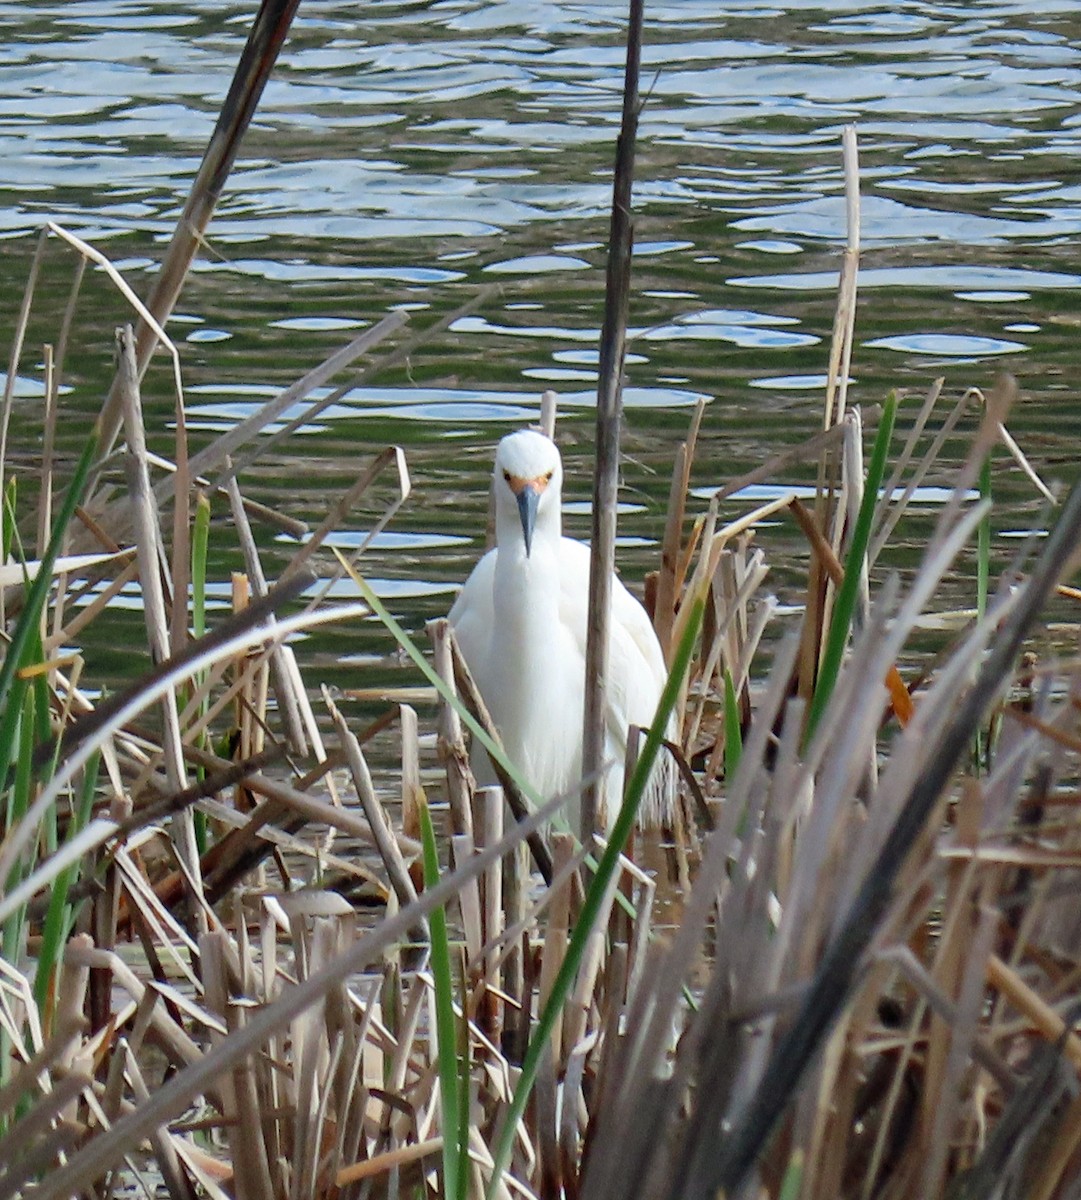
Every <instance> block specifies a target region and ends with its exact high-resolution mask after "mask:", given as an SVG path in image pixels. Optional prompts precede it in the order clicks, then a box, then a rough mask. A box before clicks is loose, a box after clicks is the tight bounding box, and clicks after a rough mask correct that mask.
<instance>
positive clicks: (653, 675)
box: [450, 430, 675, 831]
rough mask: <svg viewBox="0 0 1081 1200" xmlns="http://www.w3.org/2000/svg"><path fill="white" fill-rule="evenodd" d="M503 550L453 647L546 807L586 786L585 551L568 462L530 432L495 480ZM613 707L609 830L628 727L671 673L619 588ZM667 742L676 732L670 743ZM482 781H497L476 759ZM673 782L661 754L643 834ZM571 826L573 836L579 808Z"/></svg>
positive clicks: (500, 462)
mask: <svg viewBox="0 0 1081 1200" xmlns="http://www.w3.org/2000/svg"><path fill="white" fill-rule="evenodd" d="M492 486H493V491H494V495H495V526H496V545H495V549H493V550H491V551H489V552H488V553H487V554H486V555H485V556H484V557H483V558H482V559H481V560H480V562H479V563H478V564H477V565H476V567H475V568H474V569H473V572H472V574H471V575H470V576H469V578H468V579H467V580H466V583H465V586H464V587H463V588H462V591H461V594H460V595H459V596H458V599H457V601H456V602H455V604H454V607H453V608H452V609H451V611H450V623H451V625H452V626H453V628H454V632H455V635H456V637H457V639H458V644H459V646H460V647H461V650H462V654H463V655H464V657H465V660H466V662H467V663H468V664H469V668H470V670H471V672H472V673H473V676H474V678H475V679H476V682H477V686H478V687H479V688H480V692H481V695H482V696H483V697H484V701H485V704H486V705H487V706H488V710H489V712H490V713H491V715H492V719H493V720H494V721H495V724H496V726H497V727H498V729H499V732H500V736H501V737H502V739H503V744H504V746H505V748H506V750H507V753H508V755H509V756H510V758H511V760H512V761H513V762H514V763H515V764H516V765H517V766H518V767H519V768H520V769H521V771H522V773H523V774H524V775H525V777H526V779H528V780H529V782H530V783H531V784H532V785H533V787H534V788H535V789H536V791H537V792H538V793H539V794H540V795H541V796H542V797H543V798H545V799H547V798H549V797H551V796H555V795H558V794H561V793H564V792H569V791H571V790H574V791H575V794H576V795H577V789H578V788H579V785H580V783H581V776H582V711H583V706H584V687H585V654H586V613H587V607H588V595H589V547H588V546H585V545H584V544H583V543H582V542H578V541H575V540H574V539H573V538H566V537H563V536H562V512H561V507H562V500H561V490H562V486H563V464H562V461H561V459H560V456H559V451H558V450H557V449H556V446H555V444H554V443H553V442H552V441H551V440H550V439H548V438H546V437H544V436H543V434H540V433H534V432H533V431H532V430H523V431H521V432H519V433H512V434H510V435H508V436H507V437H505V438H504V439H503V440H502V441H501V442H500V443H499V447H498V449H497V451H496V458H495V471H494V473H493V483H492ZM608 661H609V670H608V674H609V680H608V695H607V703H606V714H607V716H606V720H607V739H606V745H605V759H606V760H614V764H613V766H612V767H611V769H610V771H609V773H608V775H607V777H606V788H607V794H608V804H607V814H606V817H607V819H606V821H605V823H604V824H605V826H606V828H609V829H610V828H611V825H612V822H613V821H614V819H615V815H616V813H617V812H618V807H619V803H620V801H621V799H622V794H623V773H624V772H623V763H624V756H625V753H626V749H627V733H628V728H629V726H631V725H638V726H641V727H642V728H646V727H648V726H649V724H650V723H651V722H652V720H653V717H654V715H655V714H656V711H657V702H658V700H659V699H660V695H661V689H662V688H663V687H664V682H665V678H666V675H667V671H666V668H665V664H664V656H663V654H662V653H661V647H660V643H659V642H658V641H657V635H656V633H655V632H654V630H653V626H652V624H651V623H650V620H649V617H648V616H647V615H646V612H645V609H643V608H642V606H641V604H639V603H638V601H637V600H636V599H635V598H634V597H633V596H632V595H631V594H630V592H628V591H627V589H626V588H625V587H624V586H623V584H621V583H620V582H619V580H618V579H613V580H612V613H611V623H610V641H609V659H608ZM670 736H671V734H670ZM473 768H474V772H475V773H476V774H477V777H478V781H479V782H482V783H494V782H495V777H494V775H493V774H492V772H491V765H490V763H489V762H488V757H487V755H486V754H485V753H484V752H483V751H482V750H480V749H479V748H478V749H477V750H475V751H474V755H473ZM674 794H675V772H674V769H673V764H672V762H671V760H670V758H669V756H668V755H667V753H666V752H664V751H662V754H661V760H660V762H659V763H658V766H657V767H656V768H655V769H654V772H653V775H652V776H651V780H650V786H649V788H648V789H647V792H646V795H645V797H644V798H643V803H642V807H641V809H640V811H639V820H640V822H641V823H642V824H647V825H648V824H657V823H659V822H661V821H662V820H665V819H667V818H669V816H670V814H671V811H672V808H673V804H674ZM568 819H569V820H570V821H571V823H572V827H573V828H574V829H575V830H576V831H577V827H578V806H577V804H576V803H575V802H574V801H573V800H572V801H571V804H570V805H569V806H568Z"/></svg>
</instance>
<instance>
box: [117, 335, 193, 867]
mask: <svg viewBox="0 0 1081 1200" xmlns="http://www.w3.org/2000/svg"><path fill="white" fill-rule="evenodd" d="M117 351H118V354H119V370H118V372H117V385H116V386H117V395H118V397H119V398H120V405H121V411H122V414H123V421H124V426H125V438H126V441H127V446H128V451H127V472H128V491H129V493H130V494H131V498H132V506H133V509H134V515H135V522H136V539H135V545H136V551H137V557H138V560H139V581H140V584H141V587H142V595H143V612H144V615H145V619H146V631H147V639H148V641H149V643H150V653H151V657H152V658H153V660H154V662H155V663H156V664H159V663H163V662H165V661H166V660H167V659H168V658H169V651H170V645H169V625H168V617H167V614H166V609H165V595H164V591H163V589H162V581H161V571H162V563H163V561H164V555H163V548H162V543H161V528H160V525H159V518H158V512H157V505H156V504H155V503H154V493H153V492H152V491H151V488H150V473H149V471H148V470H147V465H146V435H145V432H144V429H143V409H142V400H141V398H140V395H139V376H138V370H137V367H136V362H135V343H134V337H133V334H132V330H131V326H130V325H125V326H124V327H123V328H122V329H120V330H118V331H117ZM185 609H186V603H185ZM163 721H164V732H165V741H164V745H163V751H164V756H165V769H166V773H167V775H168V778H169V786H170V787H172V788H174V789H175V790H176V791H178V792H179V791H183V789H184V788H185V787H187V783H188V780H187V773H186V771H185V769H184V750H183V739H182V736H181V732H180V714H179V710H178V707H177V699H176V692H175V691H174V690H172V689H170V690H169V691H168V692H167V693H166V694H165V697H164V700H163ZM175 826H176V834H177V837H176V841H177V847H178V849H179V851H180V853H181V856H182V860H183V862H184V865H185V867H186V868H187V870H188V872H189V873H190V874H191V877H192V880H193V881H194V882H195V883H196V885H198V882H199V851H198V847H197V846H196V843H195V828H194V825H193V824H192V820H191V813H190V812H189V811H187V810H184V811H183V812H181V813H180V814H178V816H177V819H176V822H175Z"/></svg>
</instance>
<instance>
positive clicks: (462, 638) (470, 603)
mask: <svg viewBox="0 0 1081 1200" xmlns="http://www.w3.org/2000/svg"><path fill="white" fill-rule="evenodd" d="M494 581H495V551H494V550H489V551H488V553H487V554H486V555H485V556H484V557H483V558H482V559H481V560H480V562H479V563H477V565H476V566H475V567H474V568H473V570H472V572H471V573H470V576H469V578H468V579H467V580H466V581H465V583H464V584H463V585H462V590H461V591H460V592H459V593H458V599H457V600H455V601H454V604H453V606H452V608H451V610H450V614H449V616H448V618H447V619H448V620H449V621H450V624H451V628H452V629H453V630H454V636H455V637H456V638H457V639H458V646H459V648H460V649H461V652H462V655H463V656H464V658H465V661H466V662H467V663H468V664H469V669H470V670H471V671H472V672H473V673H474V674H475V673H476V670H477V665H478V664H479V663H482V662H483V661H484V659H485V654H486V652H487V648H488V642H489V641H490V639H491V635H492V625H493V624H494V622H495V599H494V596H495V593H494Z"/></svg>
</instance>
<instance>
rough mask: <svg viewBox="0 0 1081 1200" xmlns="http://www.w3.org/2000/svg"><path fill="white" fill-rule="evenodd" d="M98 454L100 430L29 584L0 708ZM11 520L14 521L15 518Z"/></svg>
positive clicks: (3, 670) (1, 680)
mask: <svg viewBox="0 0 1081 1200" xmlns="http://www.w3.org/2000/svg"><path fill="white" fill-rule="evenodd" d="M97 450H98V430H97V427H96V426H95V427H94V432H93V434H92V435H91V436H90V437H89V438H87V442H86V445H85V446H84V447H83V452H82V454H81V455H80V457H79V462H78V465H77V466H76V468H75V474H74V475H73V476H72V479H71V483H70V484H69V485H68V490H67V492H65V494H64V499H63V501H62V503H61V505H60V508H59V510H58V511H57V514H56V522H55V524H54V525H53V530H52V533H51V534H50V536H49V544H48V546H47V547H46V548H45V554H44V556H43V557H42V560H41V566H40V568H39V570H38V573H37V576H36V577H35V578H34V580H33V582H32V583H31V584H30V591H29V594H28V595H27V598H26V606H25V607H24V608H23V611H22V613H21V614H20V615H19V620H18V623H17V624H16V626H15V632H14V633H13V634H12V635H11V643H10V645H9V646H8V649H7V654H6V655H5V657H4V661H3V663H0V704H3V703H5V702H6V698H7V695H8V692H9V691H10V690H11V685H12V680H13V679H14V678H15V671H16V670H17V669H18V667H20V666H22V665H23V661H22V659H23V653H24V652H25V650H26V646H27V642H28V641H29V639H30V636H31V634H32V633H34V632H35V631H36V630H37V628H38V622H39V621H40V620H41V614H42V612H43V611H44V609H45V601H46V599H47V597H48V595H49V588H50V587H52V581H53V580H52V571H53V563H55V562H56V559H57V556H58V555H59V554H60V548H61V546H62V545H63V544H64V537H65V535H66V533H67V527H68V524H69V523H70V522H71V518H72V517H73V516H74V515H75V508H76V505H77V504H78V503H79V501H80V499H81V498H82V494H83V489H84V488H85V487H86V481H87V479H88V478H89V476H90V468H91V466H92V465H93V463H94V458H95V457H96V455H97ZM12 519H14V518H13V516H12ZM2 750H3V742H2V741H0V752H2ZM8 761H10V759H9V760H8Z"/></svg>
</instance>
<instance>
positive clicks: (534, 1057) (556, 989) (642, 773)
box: [488, 595, 705, 1198]
mask: <svg viewBox="0 0 1081 1200" xmlns="http://www.w3.org/2000/svg"><path fill="white" fill-rule="evenodd" d="M704 612H705V599H704V597H703V596H701V595H700V596H697V597H695V599H694V600H693V602H692V608H691V616H690V620H689V621H688V622H687V627H686V629H685V630H684V631H683V637H682V638H681V639H680V642H679V645H678V646H677V647H676V654H675V657H674V659H673V661H672V669H671V671H670V672H669V675H668V680H667V682H666V683H665V685H664V690H663V692H662V693H661V699H660V702H659V703H658V705H657V714H656V716H655V717H654V718H653V723H652V724H651V725H650V727H649V732H648V733H647V734H646V740H645V744H644V745H643V747H642V752H641V754H639V756H638V762H637V763H636V764H635V767H634V771H633V773H632V774H631V778H630V782H629V783H628V784H627V790H626V793H625V794H624V799H623V804H622V806H621V807H620V810H619V814H618V816H617V817H616V820H615V824H614V825H613V826H612V830H611V833H610V835H609V838H608V845H607V847H606V848H605V851H604V853H603V854H602V855H601V859H600V863H599V864H598V866H597V870H596V873H595V874H594V876H593V879H592V881H591V882H590V885H589V888H588V890H587V891H586V895H585V900H584V901H583V903H582V909H581V912H580V914H579V917H578V921H577V924H576V925H575V927H574V933H573V934H571V939H570V943H569V945H568V946H567V952H566V954H565V955H564V958H563V962H562V964H561V965H560V968H559V971H558V972H557V974H556V978H555V982H554V983H553V984H552V990H551V992H550V993H549V996H548V1002H547V1003H546V1004H545V1006H544V1011H543V1012H542V1013H541V1015H540V1019H539V1020H538V1021H537V1028H536V1030H535V1031H534V1033H533V1036H532V1038H530V1041H529V1049H528V1050H527V1051H526V1055H525V1060H524V1061H523V1063H522V1073H521V1075H520V1077H519V1080H518V1086H517V1087H516V1088H515V1090H514V1095H513V1097H512V1098H511V1102H510V1105H509V1107H508V1109H507V1112H506V1115H505V1118H504V1120H503V1123H502V1126H501V1128H500V1134H499V1142H498V1144H497V1145H496V1149H495V1154H494V1163H493V1167H492V1178H491V1182H490V1183H489V1185H488V1196H489V1198H491V1197H492V1196H494V1195H495V1193H496V1191H497V1183H498V1181H499V1180H500V1179H501V1178H502V1175H503V1170H504V1168H505V1167H506V1165H507V1163H508V1162H509V1160H510V1151H511V1146H512V1144H513V1142H514V1131H515V1129H516V1127H517V1125H518V1122H519V1121H520V1120H521V1117H522V1114H523V1113H524V1112H525V1107H526V1104H527V1103H528V1101H529V1095H530V1092H531V1091H532V1090H533V1084H534V1083H535V1082H536V1079H537V1071H538V1069H539V1067H540V1060H541V1054H542V1053H543V1051H544V1047H545V1046H546V1045H547V1043H548V1041H549V1040H550V1038H551V1036H552V1031H553V1030H554V1029H555V1025H556V1021H557V1020H558V1019H559V1014H560V1012H561V1011H562V1009H563V1003H564V1001H565V1000H566V998H567V995H568V993H569V992H570V989H571V987H572V985H573V983H574V979H575V976H576V975H577V974H578V967H579V965H580V963H581V961H582V955H583V953H584V952H585V948H586V942H587V941H588V939H589V936H590V934H591V933H592V931H593V926H594V924H595V923H596V920H597V917H598V915H599V914H600V908H601V903H602V901H603V899H604V896H605V893H606V892H607V890H608V886H609V884H610V882H611V880H612V877H613V875H614V874H615V870H616V865H617V863H618V860H619V856H620V854H622V852H623V847H624V846H625V845H626V844H627V838H628V837H629V836H630V832H631V828H632V826H633V825H634V821H635V817H636V815H637V812H638V806H639V804H640V803H641V800H642V796H643V794H644V793H645V790H646V784H647V782H648V781H649V776H650V772H651V771H652V769H653V764H654V762H655V761H656V758H657V754H658V753H659V752H660V749H661V743H662V742H663V740H664V735H665V731H666V729H667V727H668V719H669V717H670V716H671V714H672V712H673V711H674V709H675V707H676V703H677V702H678V700H679V694H680V689H681V688H682V686H683V677H684V675H685V674H686V673H687V668H688V667H689V666H690V662H691V657H692V656H693V654H694V647H695V643H696V642H697V640H698V633H699V630H700V629H701V626H702V616H703V614H704Z"/></svg>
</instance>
